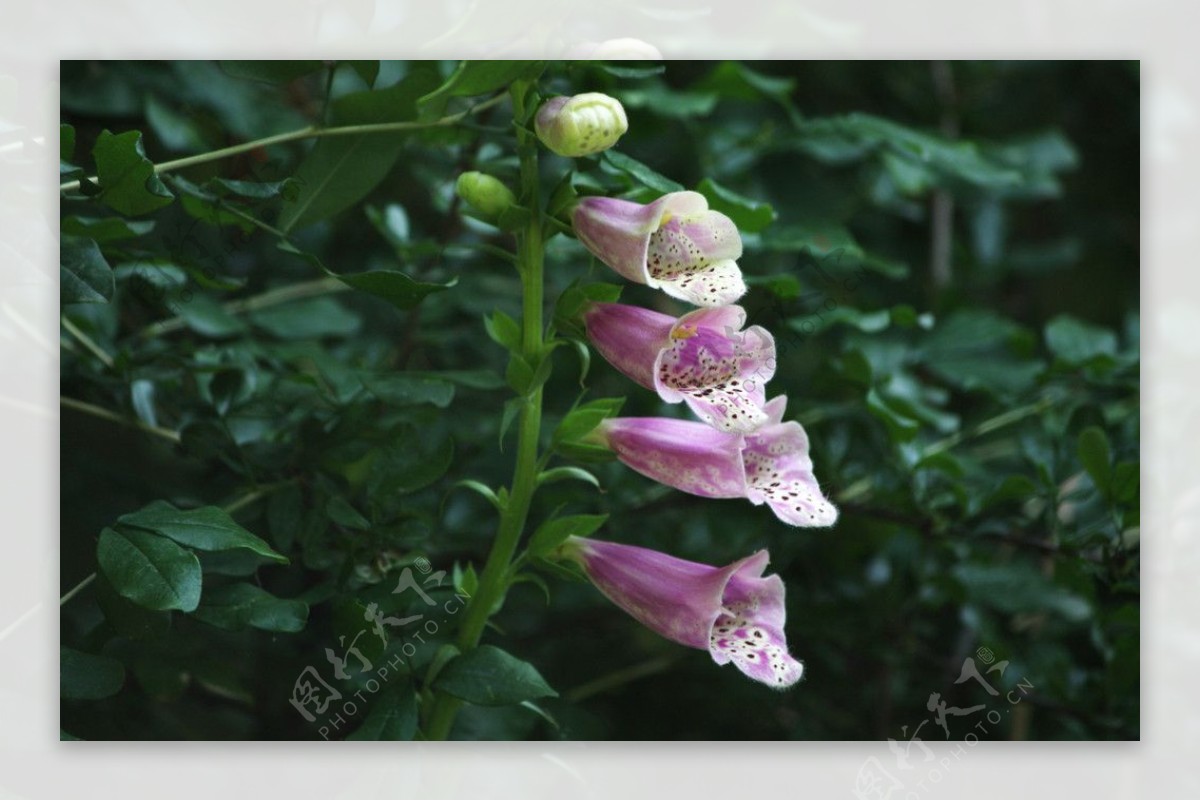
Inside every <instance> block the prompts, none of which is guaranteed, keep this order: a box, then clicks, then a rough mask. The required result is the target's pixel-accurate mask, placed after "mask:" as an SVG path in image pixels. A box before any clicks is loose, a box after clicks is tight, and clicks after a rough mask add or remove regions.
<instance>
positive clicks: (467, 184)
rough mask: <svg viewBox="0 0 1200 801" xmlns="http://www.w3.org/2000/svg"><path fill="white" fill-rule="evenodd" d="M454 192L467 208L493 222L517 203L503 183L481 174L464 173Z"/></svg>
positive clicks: (459, 177) (459, 178)
mask: <svg viewBox="0 0 1200 801" xmlns="http://www.w3.org/2000/svg"><path fill="white" fill-rule="evenodd" d="M455 191H457V192H458V196H459V197H460V198H462V199H463V201H464V202H465V203H466V204H467V205H468V206H470V207H471V208H472V209H474V210H475V211H477V212H479V214H480V216H482V217H484V218H485V219H488V220H495V219H496V218H498V217H499V216H500V215H501V214H502V213H504V211H506V210H507V209H508V208H509V207H510V206H512V205H513V204H514V203H516V202H517V198H516V196H515V195H513V193H512V190H511V189H509V188H508V187H507V186H505V185H504V182H503V181H501V180H500V179H499V178H493V177H492V176H490V175H488V174H486V173H482V172H464V173H463V174H462V175H460V176H458V183H457V184H456V185H455Z"/></svg>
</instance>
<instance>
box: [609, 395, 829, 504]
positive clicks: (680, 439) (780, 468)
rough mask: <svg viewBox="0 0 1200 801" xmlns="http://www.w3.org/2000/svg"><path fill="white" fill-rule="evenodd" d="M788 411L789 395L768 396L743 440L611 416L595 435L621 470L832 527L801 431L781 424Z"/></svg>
mask: <svg viewBox="0 0 1200 801" xmlns="http://www.w3.org/2000/svg"><path fill="white" fill-rule="evenodd" d="M786 406H787V397H786V396H784V395H780V396H779V397H777V398H774V399H772V400H771V402H770V403H768V404H767V405H766V413H767V415H768V421H767V423H766V425H764V426H763V427H762V428H760V429H758V430H757V431H755V432H754V433H753V434H747V435H745V436H737V435H733V434H723V433H721V432H720V431H715V430H713V429H712V428H710V427H708V426H706V425H703V424H701V423H693V422H690V421H687V420H670V419H666V418H661V417H613V418H610V419H608V420H605V421H604V422H603V423H601V424H600V427H599V428H598V429H597V438H598V439H599V440H600V441H601V442H603V444H605V445H607V447H609V448H611V449H612V451H613V452H614V453H615V454H616V456H617V458H618V459H620V460H621V461H622V462H624V463H625V464H626V465H628V466H629V467H632V468H633V469H634V470H636V471H638V472H639V473H641V474H642V475H644V476H648V477H650V478H652V479H654V480H655V481H658V482H659V483H662V484H666V485H667V486H669V487H675V488H676V489H679V490H683V491H684V492H687V493H691V494H692V495H701V496H703V497H706V498H746V499H748V500H749V501H750V502H751V503H753V504H754V505H756V506H757V505H760V504H763V503H766V504H767V505H768V506H770V507H771V510H772V511H773V512H775V516H776V517H778V518H779V519H780V520H782V521H783V522H785V523H789V524H791V525H793V526H804V527H809V528H811V527H823V526H832V525H833V524H834V522H836V521H837V509H836V508H835V507H834V506H833V504H831V503H830V502H829V501H828V500H827V499H826V498H825V496H824V495H823V494H822V493H821V488H820V487H819V486H818V485H817V480H816V478H815V477H814V476H813V465H812V459H810V458H809V456H808V435H807V434H805V433H804V428H803V427H802V426H801V425H800V424H799V423H796V422H787V423H785V422H782V418H783V412H784V409H785V407H786Z"/></svg>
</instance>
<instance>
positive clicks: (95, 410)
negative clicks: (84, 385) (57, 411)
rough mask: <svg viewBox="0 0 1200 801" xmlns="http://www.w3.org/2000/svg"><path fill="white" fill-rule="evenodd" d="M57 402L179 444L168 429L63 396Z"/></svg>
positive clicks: (176, 436) (176, 435)
mask: <svg viewBox="0 0 1200 801" xmlns="http://www.w3.org/2000/svg"><path fill="white" fill-rule="evenodd" d="M58 400H59V403H61V404H62V405H63V406H65V407H66V408H68V409H74V410H75V411H77V412H83V413H84V414H90V415H92V416H94V417H99V418H101V419H104V420H111V421H113V422H114V423H120V424H121V425H123V426H129V427H130V428H136V429H139V430H140V431H145V432H146V433H148V434H155V435H157V436H160V437H162V438H163V439H169V440H171V442H174V443H176V444H178V443H179V433H178V432H176V431H172V430H171V429H169V428H161V427H159V426H152V425H150V424H149V423H143V422H142V421H141V420H131V419H129V418H128V417H122V416H121V415H119V414H117V413H116V412H110V411H109V410H108V409H105V408H102V407H100V406H94V405H92V404H90V403H84V402H83V401H81V400H75V399H74V398H68V397H66V396H65V395H63V396H61V397H59V399H58Z"/></svg>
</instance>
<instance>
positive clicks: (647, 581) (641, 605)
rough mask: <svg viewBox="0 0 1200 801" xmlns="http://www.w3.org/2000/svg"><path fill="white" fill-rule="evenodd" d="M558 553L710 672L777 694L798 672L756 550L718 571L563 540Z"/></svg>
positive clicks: (776, 581) (773, 583)
mask: <svg viewBox="0 0 1200 801" xmlns="http://www.w3.org/2000/svg"><path fill="white" fill-rule="evenodd" d="M561 553H562V554H563V555H564V556H566V557H567V558H571V559H573V560H575V561H576V562H578V563H579V565H580V566H581V567H582V568H583V570H584V572H585V573H586V574H587V576H588V578H589V579H590V580H591V581H592V583H593V584H594V585H595V586H596V587H597V589H599V590H600V591H601V592H602V593H604V595H605V596H606V597H608V599H609V600H611V601H612V602H613V603H615V604H616V605H617V606H619V607H621V608H622V609H623V610H625V611H626V612H627V613H628V614H630V615H631V616H632V617H634V618H635V619H636V620H637V621H638V622H640V623H642V625H644V626H646V627H647V628H649V629H651V630H653V631H655V632H657V633H658V634H660V635H662V636H663V637H666V638H667V639H670V640H673V641H674V642H678V643H681V644H683V645H687V646H690V647H692V648H699V649H704V650H707V651H708V652H709V655H710V656H711V657H712V658H713V661H714V662H716V663H717V664H718V665H725V664H728V663H729V662H733V663H734V664H735V665H736V666H737V667H738V669H739V670H741V671H742V672H743V673H745V674H746V675H747V676H749V677H750V678H753V679H755V680H757V681H761V682H763V683H764V684H768V685H770V686H772V687H776V688H779V689H782V688H785V687H788V686H791V685H792V684H795V683H796V681H798V680H799V679H800V676H801V674H802V673H803V666H802V665H801V664H800V663H799V662H797V661H796V660H795V659H793V658H792V657H791V656H790V655H789V654H788V650H787V640H786V638H785V635H784V632H783V626H784V621H785V617H786V611H785V608H784V586H783V581H782V580H781V579H780V578H779V576H777V575H772V576H767V577H764V576H763V571H764V570H765V569H766V566H767V563H768V562H769V561H770V556H769V554H768V553H767V552H766V551H765V550H763V551H758V552H756V553H754V554H751V555H750V556H747V557H745V558H744V559H740V560H738V561H736V562H733V563H732V564H729V565H726V566H725V567H714V566H712V565H706V564H701V563H698V562H690V561H687V560H685V559H679V558H676V557H673V556H670V555H668V554H664V553H660V552H658V551H654V550H651V549H649V548H640V547H637V546H633V545H622V544H618V543H613V542H603V541H600V540H590V539H589V540H580V539H578V538H571V539H570V540H568V541H567V543H565V544H564V546H563V548H562V551H561Z"/></svg>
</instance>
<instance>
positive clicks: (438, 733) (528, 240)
mask: <svg viewBox="0 0 1200 801" xmlns="http://www.w3.org/2000/svg"><path fill="white" fill-rule="evenodd" d="M529 86H530V84H529V82H528V81H516V82H514V83H513V85H512V87H511V89H510V94H511V95H512V101H513V117H514V118H515V119H516V120H517V122H518V129H517V151H518V155H519V156H520V159H521V202H522V203H523V204H524V205H525V206H526V208H528V209H529V210H530V212H531V214H530V218H529V223H528V224H527V225H526V226H525V228H524V230H523V231H521V232H519V233H518V237H517V239H518V249H517V267H518V269H519V270H520V271H521V289H522V331H521V352H522V355H523V356H524V357H525V358H526V359H528V360H529V361H530V363H532V364H536V363H537V360H538V359H539V358H541V354H542V349H543V347H544V344H545V343H544V342H543V335H544V327H543V323H542V305H543V285H542V284H543V279H542V257H543V252H542V219H541V201H540V197H539V192H538V165H537V139H536V138H535V137H534V136H533V135H532V134H530V133H529V131H527V130H526V129H525V127H523V125H522V124H523V123H525V122H526V121H527V118H528V116H529V114H530V112H531V111H532V110H531V109H526V108H525V94H526V91H527V90H528V89H529ZM541 428H542V390H541V388H540V387H539V388H538V389H536V390H534V391H533V392H532V393H531V394H530V395H529V397H528V399H527V403H525V405H524V407H523V408H522V409H521V413H520V418H519V423H518V428H517V455H516V465H515V466H514V468H513V482H512V492H511V493H510V495H509V498H508V504H507V505H506V506H505V507H504V509H503V510H502V511H501V514H500V526H499V529H498V530H497V532H496V539H495V540H494V541H493V542H492V550H491V552H490V553H489V554H488V558H487V561H486V562H485V563H484V567H483V572H482V573H480V575H479V587H478V589H477V590H476V592H475V595H474V597H472V598H471V600H470V602H469V603H468V604H467V608H466V611H465V612H464V613H463V615H464V617H463V622H462V625H461V627H460V628H459V633H458V640H457V642H456V644H457V646H458V649H459V651H462V652H465V651H469V650H471V649H472V648H474V647H475V646H477V645H478V644H479V639H480V637H482V636H483V631H484V628H485V627H486V626H487V622H488V620H489V619H490V618H491V616H492V614H493V613H494V612H495V611H497V608H498V607H499V606H500V605H501V604H502V602H503V598H504V593H505V591H506V590H507V589H508V582H509V579H510V578H511V568H512V561H513V556H514V555H515V554H516V551H517V545H518V544H519V543H520V541H521V534H522V533H523V532H524V530H525V521H526V518H527V517H528V516H529V507H530V504H531V502H532V501H533V494H534V491H535V490H536V489H537V476H538V463H539V462H538V436H539V434H540V433H541ZM460 705H461V702H460V701H459V700H458V699H456V698H452V697H450V696H447V695H445V694H437V695H436V696H435V700H434V705H433V711H432V713H431V714H430V717H429V725H428V726H427V727H426V732H425V734H426V738H427V739H430V740H444V739H446V737H447V736H448V735H449V734H450V729H451V727H452V726H453V725H454V718H455V716H456V715H457V714H458V708H459V706H460Z"/></svg>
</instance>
